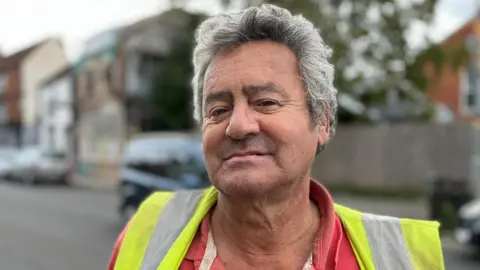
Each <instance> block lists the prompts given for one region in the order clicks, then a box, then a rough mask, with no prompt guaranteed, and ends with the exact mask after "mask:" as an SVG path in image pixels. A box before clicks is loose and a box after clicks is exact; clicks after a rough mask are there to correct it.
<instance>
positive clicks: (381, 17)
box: [220, 0, 443, 121]
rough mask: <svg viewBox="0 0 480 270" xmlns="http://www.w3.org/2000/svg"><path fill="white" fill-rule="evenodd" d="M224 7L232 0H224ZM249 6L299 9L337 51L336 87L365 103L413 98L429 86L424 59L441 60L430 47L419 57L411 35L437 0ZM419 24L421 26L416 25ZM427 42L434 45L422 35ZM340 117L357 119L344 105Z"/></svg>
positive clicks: (280, 1)
mask: <svg viewBox="0 0 480 270" xmlns="http://www.w3.org/2000/svg"><path fill="white" fill-rule="evenodd" d="M220 1H221V2H222V3H223V4H224V5H225V7H228V6H229V5H231V4H234V3H236V2H237V1H234V0H220ZM244 3H245V5H252V4H259V3H271V4H275V5H278V6H281V7H284V8H287V9H289V10H290V11H291V12H292V13H294V14H297V13H301V14H303V16H304V17H306V18H307V19H309V20H311V21H312V22H313V23H314V24H315V25H316V26H317V27H318V28H319V29H320V32H321V35H322V37H323V38H324V40H325V41H326V43H327V44H328V45H329V46H331V47H332V49H333V51H334V53H333V56H332V59H331V61H332V63H333V64H334V65H335V74H336V75H335V86H336V87H337V88H338V90H339V91H340V92H343V93H349V94H351V95H352V96H354V97H357V98H359V99H360V100H362V101H363V102H364V103H365V105H366V106H367V107H370V106H377V105H383V104H385V102H386V98H387V97H386V96H387V92H389V91H396V92H398V93H399V95H398V96H399V97H400V98H401V99H402V100H410V101H413V102H415V99H416V98H418V95H417V94H418V93H422V92H424V91H425V88H426V87H425V80H424V76H423V66H422V65H423V64H424V63H425V62H428V61H434V62H435V63H438V62H440V63H441V62H442V61H438V60H441V59H442V54H443V52H442V50H439V49H438V47H432V48H431V49H429V50H428V53H423V54H422V57H423V58H422V61H421V62H419V61H415V59H416V58H415V56H416V55H417V53H418V52H419V50H413V49H412V47H411V42H409V39H410V38H411V37H412V35H411V34H409V33H410V32H411V30H412V27H413V26H414V25H416V26H419V25H420V26H422V25H423V26H427V25H429V24H430V22H431V20H432V17H433V11H434V7H435V6H436V3H437V0H423V1H414V0H410V1H397V0H362V1H358V0H263V1H262V0H260V1H258V0H246V1H245V2H244ZM417 28H418V27H417ZM423 38H424V41H425V43H424V44H425V46H428V44H430V40H429V39H428V37H427V36H423ZM339 118H340V119H339V120H340V121H355V120H359V119H358V118H357V117H352V115H349V113H348V112H346V111H344V110H342V109H341V108H340V111H339Z"/></svg>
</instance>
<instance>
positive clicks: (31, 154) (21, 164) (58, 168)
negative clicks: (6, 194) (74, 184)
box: [11, 148, 68, 185]
mask: <svg viewBox="0 0 480 270" xmlns="http://www.w3.org/2000/svg"><path fill="white" fill-rule="evenodd" d="M11 174H12V178H13V179H14V180H18V181H20V182H22V183H25V184H30V185H33V184H37V183H39V182H56V183H61V184H67V183H68V162H67V159H66V157H65V155H64V154H62V153H54V152H51V151H46V150H43V149H41V148H27V149H24V150H22V151H21V152H20V153H19V154H18V156H17V158H16V159H15V161H14V162H13V168H12V173H11Z"/></svg>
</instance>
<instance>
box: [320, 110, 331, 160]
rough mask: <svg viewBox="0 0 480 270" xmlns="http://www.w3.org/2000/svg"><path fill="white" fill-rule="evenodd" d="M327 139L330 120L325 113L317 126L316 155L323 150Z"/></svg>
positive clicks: (328, 137)
mask: <svg viewBox="0 0 480 270" xmlns="http://www.w3.org/2000/svg"><path fill="white" fill-rule="evenodd" d="M328 139H330V118H329V116H328V113H326V114H325V116H324V118H323V120H322V121H321V122H320V124H319V125H318V126H317V154H318V153H320V152H322V150H323V149H324V148H325V144H326V143H327V142H328Z"/></svg>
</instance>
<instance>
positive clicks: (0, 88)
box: [0, 73, 7, 94]
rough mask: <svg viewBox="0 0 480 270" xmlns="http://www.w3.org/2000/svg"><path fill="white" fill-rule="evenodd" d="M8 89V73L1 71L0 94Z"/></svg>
mask: <svg viewBox="0 0 480 270" xmlns="http://www.w3.org/2000/svg"><path fill="white" fill-rule="evenodd" d="M6 89H7V75H5V74H3V73H0V94H2V93H4V92H5V91H6Z"/></svg>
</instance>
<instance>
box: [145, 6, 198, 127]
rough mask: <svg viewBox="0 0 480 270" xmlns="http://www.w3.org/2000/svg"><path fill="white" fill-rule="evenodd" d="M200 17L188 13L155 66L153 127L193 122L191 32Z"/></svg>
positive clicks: (189, 125) (151, 94)
mask: <svg viewBox="0 0 480 270" xmlns="http://www.w3.org/2000/svg"><path fill="white" fill-rule="evenodd" d="M203 18H205V17H204V16H203V15H199V14H190V22H189V24H188V25H187V27H185V29H183V31H179V33H178V35H177V37H176V38H175V39H174V41H173V44H172V49H171V52H170V53H169V54H168V55H167V57H166V59H165V61H163V62H162V63H161V65H160V66H159V67H158V69H157V72H156V76H155V79H154V82H153V87H152V89H151V91H150V102H151V107H152V123H151V126H152V129H153V130H187V129H191V128H192V127H193V125H194V123H193V121H192V106H191V100H192V92H191V86H190V82H191V79H192V75H193V66H192V51H193V46H194V39H193V36H194V31H195V29H196V27H197V25H198V24H199V23H200V22H201V21H202V20H203Z"/></svg>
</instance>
